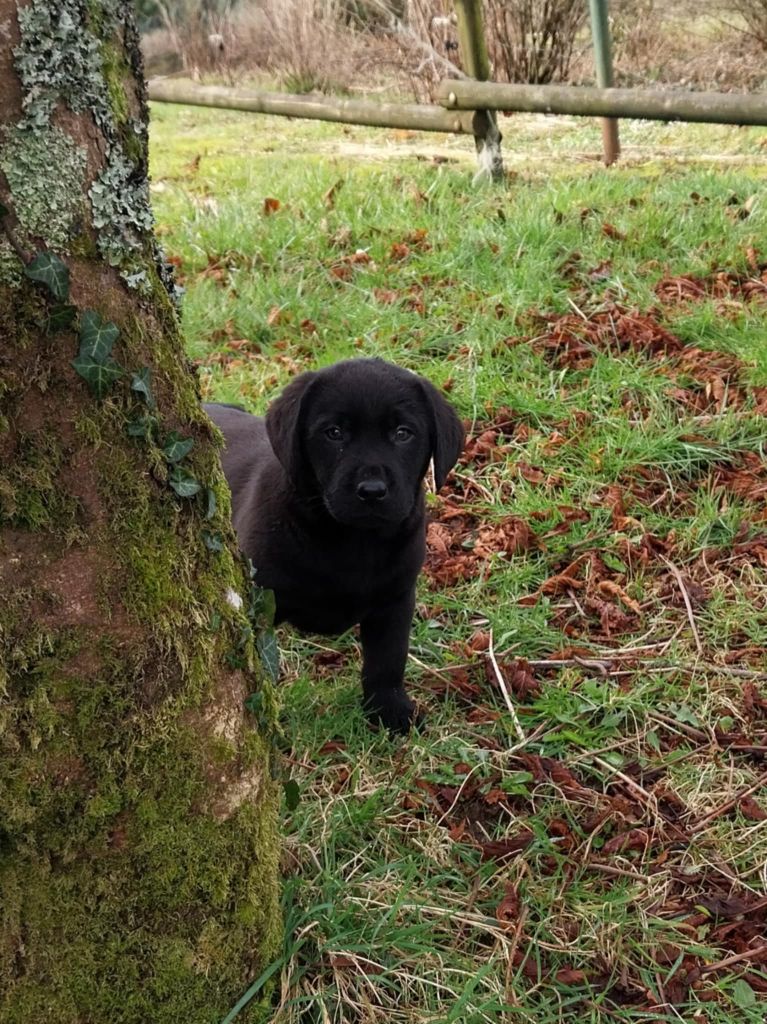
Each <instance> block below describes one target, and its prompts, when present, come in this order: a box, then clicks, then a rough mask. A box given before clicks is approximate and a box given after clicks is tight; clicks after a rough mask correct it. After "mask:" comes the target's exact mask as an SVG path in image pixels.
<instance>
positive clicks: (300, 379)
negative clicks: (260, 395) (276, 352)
mask: <svg viewBox="0 0 767 1024" xmlns="http://www.w3.org/2000/svg"><path fill="white" fill-rule="evenodd" d="M316 379H317V374H316V373H314V372H313V371H311V370H310V371H309V372H307V373H301V374H299V375H298V376H297V377H294V378H293V380H292V381H291V382H290V384H288V386H287V387H286V388H285V390H284V391H283V392H282V394H281V395H279V396H278V397H277V398H276V399H275V400H274V401H273V402H272V404H271V405H270V406H269V408H268V410H267V413H266V433H267V436H268V437H269V443H270V444H271V446H272V450H273V451H274V454H275V455H276V456H277V458H278V459H279V460H280V464H281V465H282V468H283V469H284V470H285V472H286V474H287V475H288V477H289V479H290V480H292V481H294V482H295V481H297V480H300V479H301V477H302V475H303V466H304V462H305V456H304V446H303V423H304V419H305V415H306V408H307V404H308V398H309V392H310V391H311V389H312V385H313V384H314V382H315V381H316Z"/></svg>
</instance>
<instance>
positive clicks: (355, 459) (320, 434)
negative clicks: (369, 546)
mask: <svg viewBox="0 0 767 1024" xmlns="http://www.w3.org/2000/svg"><path fill="white" fill-rule="evenodd" d="M266 428H267V432H268V434H269V440H270V442H271V445H272V448H273V449H274V452H275V454H276V456H277V458H278V459H279V460H280V462H281V463H282V466H283V468H284V469H285V472H286V473H287V475H288V477H289V478H290V479H291V480H292V482H293V484H294V486H295V487H296V489H297V490H298V491H299V492H300V493H304V494H316V495H319V496H320V497H321V498H322V501H323V504H324V506H325V508H326V510H327V511H328V512H329V513H330V515H331V516H332V517H333V519H335V520H337V521H338V522H340V523H344V524H345V525H348V526H353V527H358V528H360V529H375V528H376V527H387V526H389V527H390V526H394V525H396V524H398V523H401V522H403V521H404V520H405V519H407V518H408V516H409V515H410V514H411V512H412V511H413V509H414V508H415V506H416V503H417V501H418V495H419V491H420V487H421V482H422V480H423V478H424V476H425V475H426V471H427V469H428V466H429V462H430V461H431V459H434V476H435V481H436V485H437V487H441V486H442V484H443V483H444V481H445V478H446V476H447V474H448V473H449V471H450V469H451V467H452V466H453V465H454V464H455V462H456V460H457V459H458V456H459V455H460V453H461V448H462V447H463V438H464V434H463V426H462V425H461V421H460V420H459V419H458V417H457V416H456V414H455V412H454V411H453V409H452V407H451V406H450V405H449V404H448V403H447V401H446V400H445V399H444V398H443V397H442V395H441V394H440V392H439V391H438V390H437V389H436V388H435V387H434V386H433V385H432V384H430V383H429V381H427V380H424V378H423V377H417V376H416V375H415V374H412V373H410V372H408V371H407V370H403V369H401V368H400V367H398V366H394V365H393V364H391V363H386V362H384V361H383V360H381V359H350V360H347V361H346V362H342V363H336V364H335V365H334V366H329V367H327V368H326V369H324V370H319V371H317V372H312V373H303V374H301V375H300V376H299V377H296V378H295V380H293V381H292V382H291V383H290V384H289V385H288V387H287V388H286V389H285V391H284V392H283V393H282V395H280V397H279V398H278V399H277V400H276V401H275V402H274V403H273V404H272V405H271V407H270V408H269V411H268V413H267V415H266Z"/></svg>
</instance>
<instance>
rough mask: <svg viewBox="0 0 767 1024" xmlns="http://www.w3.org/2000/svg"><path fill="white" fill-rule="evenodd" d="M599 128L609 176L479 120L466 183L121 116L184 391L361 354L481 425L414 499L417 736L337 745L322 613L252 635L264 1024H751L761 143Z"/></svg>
mask: <svg viewBox="0 0 767 1024" xmlns="http://www.w3.org/2000/svg"><path fill="white" fill-rule="evenodd" d="M621 129H622V135H623V139H624V147H625V152H626V159H625V160H624V162H623V163H621V165H620V166H618V167H615V168H612V169H610V170H609V171H608V170H605V169H603V168H602V167H601V166H600V165H599V164H598V162H597V161H596V160H595V159H594V155H595V152H596V151H597V149H598V130H599V129H598V126H597V125H596V124H593V123H592V124H590V123H588V122H579V121H576V120H575V119H565V118H560V119H548V118H533V117H530V118H526V117H515V118H514V119H513V121H511V122H509V124H508V125H507V128H506V137H507V140H508V147H507V151H508V153H509V158H510V159H509V163H510V165H511V166H512V168H513V171H512V173H511V175H510V178H509V180H508V182H507V184H506V186H505V187H503V188H491V187H479V188H474V187H472V184H471V177H472V172H473V168H472V156H471V144H470V142H469V141H468V140H436V142H435V140H434V139H428V138H426V137H424V136H414V135H412V133H387V132H381V133H378V134H376V133H375V132H372V131H366V130H364V129H340V128H337V127H334V126H330V125H321V124H302V123H295V122H288V121H283V120H280V119H278V118H273V119H271V120H270V119H267V118H259V117H249V116H247V115H237V114H232V113H222V112H212V111H211V112H207V111H200V110H191V109H187V108H176V109H174V108H170V107H156V108H155V110H154V127H153V135H152V142H153V145H152V165H153V175H154V186H153V188H154V204H155V211H156V215H157V220H158V231H159V233H160V235H161V236H162V240H163V242H164V244H165V246H166V248H167V250H168V253H169V254H170V256H171V258H172V259H173V260H174V262H176V264H177V266H178V270H179V274H180V277H181V279H182V280H183V283H184V285H185V288H186V294H185V298H184V329H185V333H186V338H187V343H188V351H189V354H190V356H191V358H192V359H194V360H195V361H196V362H197V364H198V366H199V371H200V377H201V384H202V390H203V394H204V396H205V397H210V398H216V399H220V400H226V401H238V402H242V403H244V404H245V405H246V406H248V408H250V409H252V410H253V411H255V412H263V411H264V409H265V408H266V406H267V404H268V402H269V401H270V399H271V398H272V397H273V396H274V395H275V394H276V393H277V392H278V391H279V389H280V388H281V387H282V386H283V385H284V384H285V383H286V382H287V381H288V380H289V379H290V377H291V376H292V375H293V374H294V373H295V372H297V371H298V370H300V369H303V368H305V367H313V366H319V365H325V364H327V363H330V362H333V361H335V360H337V359H340V358H346V357H349V356H354V355H379V356H383V357H385V358H388V359H392V360H394V361H397V362H399V363H401V364H402V365H404V366H407V367H410V368H411V369H413V370H416V371H417V372H419V373H422V374H424V375H425V376H427V377H429V378H430V379H431V380H433V381H434V382H435V383H437V384H440V385H443V386H445V387H448V388H449V389H450V396H451V399H452V401H454V403H455V405H456V407H457V409H458V410H459V412H460V414H461V415H462V416H463V417H464V418H465V420H466V421H467V424H468V425H469V433H470V437H471V438H473V439H476V438H477V437H480V436H484V437H485V448H484V449H482V447H481V445H479V446H478V445H477V444H475V443H474V441H471V442H470V445H469V449H468V458H467V459H466V460H465V461H464V462H463V463H462V464H461V465H460V466H459V467H458V469H457V472H456V475H455V478H454V479H453V480H452V482H451V483H450V484H449V485H448V488H447V491H446V492H444V493H443V495H442V496H440V497H438V498H432V499H430V500H431V502H432V512H433V517H434V520H435V524H436V525H435V527H433V528H431V529H436V530H437V531H440V530H441V531H442V534H440V536H441V537H442V540H443V541H444V543H445V544H447V555H445V554H444V551H443V554H442V555H440V554H439V552H438V550H437V549H436V548H435V546H434V545H435V536H434V535H432V534H431V533H430V539H431V541H432V552H431V555H430V559H429V564H428V567H427V571H426V573H425V574H424V577H423V579H422V581H421V585H420V589H419V602H418V610H417V616H416V621H415V623H414V627H413V633H412V646H411V653H412V658H411V664H410V669H409V675H410V680H411V689H412V692H413V694H414V695H416V696H417V698H418V700H419V701H420V702H421V704H422V705H423V706H424V707H425V708H426V711H427V714H428V728H427V729H426V730H425V731H423V732H422V733H421V734H419V735H413V736H412V737H410V738H409V739H407V740H406V741H401V742H400V741H398V742H395V741H391V740H390V739H389V738H387V737H386V736H382V735H377V734H375V733H372V732H371V731H370V730H369V729H368V727H367V725H366V724H365V722H364V720H363V717H362V715H361V713H360V711H359V707H358V682H357V673H358V669H359V652H358V649H357V642H356V640H355V637H354V636H353V635H347V636H345V637H343V638H341V639H340V640H333V639H329V638H306V637H304V638H301V637H298V636H296V635H292V634H291V633H290V632H289V631H285V632H284V633H283V634H282V636H281V642H282V647H283V650H282V656H283V675H284V686H283V697H284V708H283V729H284V745H285V762H286V771H287V773H288V774H289V775H290V777H291V778H292V779H293V780H295V782H296V783H297V785H298V788H299V793H300V800H299V803H298V806H297V807H295V808H294V809H292V810H288V809H287V808H286V811H285V822H284V829H285V851H284V870H285V890H284V899H285V911H286V919H287V925H288V927H287V935H286V944H285V951H284V957H283V959H282V961H281V963H280V964H279V965H276V971H275V974H274V976H273V977H274V978H277V979H279V980H278V981H277V983H276V987H275V990H274V1010H273V1013H272V1014H271V1015H270V1016H269V1019H270V1020H272V1021H274V1022H277V1024H288V1022H291V1024H292V1022H295V1024H298V1022H300V1024H308V1022H311V1024H314V1022H322V1024H328V1022H333V1024H335V1022H344V1024H352V1022H360V1024H361V1022H365V1024H374V1022H378V1021H381V1022H383V1021H386V1022H387V1024H391V1022H394V1024H426V1022H430V1024H448V1022H460V1024H480V1022H484V1021H487V1022H497V1021H508V1022H523V1021H525V1022H526V1021H530V1022H532V1021H535V1022H536V1024H553V1022H555V1021H567V1020H578V1021H594V1022H603V1021H604V1022H605V1024H607V1022H608V1021H616V1020H618V1021H625V1022H628V1021H636V1020H653V1021H659V1020H662V1021H680V1020H685V1021H694V1022H696V1024H697V1022H703V1021H709V1022H716V1024H718V1022H730V1021H732V1020H734V1019H737V1020H739V1021H743V1022H750V1021H753V1022H756V1021H762V1020H763V1017H764V993H765V992H766V991H767V974H766V973H765V972H764V970H763V969H762V966H763V964H764V962H765V957H764V955H763V954H760V953H759V952H756V953H753V955H750V954H749V952H748V951H749V949H753V948H754V947H756V948H757V949H759V948H761V947H762V946H763V935H764V933H765V928H766V927H767V912H766V911H765V906H762V903H764V897H765V887H766V886H767V877H766V876H765V872H764V864H765V862H766V861H767V825H765V818H767V803H766V802H765V799H764V789H763V786H757V788H756V789H755V791H754V792H753V793H752V794H750V795H746V796H743V795H742V794H743V793H744V791H745V790H746V789H748V788H749V787H752V786H754V784H755V783H756V782H757V780H758V779H760V777H761V776H760V773H763V771H764V756H765V753H767V724H765V714H766V713H767V700H766V699H765V697H766V696H767V695H766V694H765V684H764V679H765V674H764V673H765V671H766V670H767V663H766V659H765V656H764V648H765V646H767V602H766V600H765V595H766V594H767V578H766V574H765V566H766V565H767V546H765V542H764V540H763V538H764V532H765V526H764V521H765V516H764V495H765V493H767V489H765V481H766V480H767V469H766V468H765V453H764V445H765V430H764V418H763V413H764V410H765V404H764V402H765V399H764V395H765V392H764V391H760V389H763V388H764V387H765V386H766V385H767V345H765V333H766V332H767V303H765V301H764V295H763V294H762V295H761V297H760V296H759V295H751V296H749V295H748V294H747V292H746V290H744V282H746V281H748V279H752V280H757V279H759V278H760V276H761V275H763V273H764V262H765V255H764V254H760V252H759V248H760V245H761V244H763V239H764V237H765V230H766V229H767V223H766V221H767V207H765V206H764V204H763V201H761V200H760V197H761V195H762V192H763V187H764V176H765V168H766V167H767V164H766V163H765V149H764V145H765V140H767V135H765V133H764V132H763V131H759V130H756V129H747V130H745V129H731V128H712V127H710V126H707V127H706V128H705V129H702V128H696V127H693V126H678V125H677V126H671V125H668V126H663V125H646V124H642V125H639V124H631V123H628V124H623V125H622V126H621ZM392 154H394V155H395V156H396V158H392ZM423 154H426V158H425V159H419V156H420V155H423ZM434 155H437V156H438V157H439V158H440V159H444V158H445V157H446V156H447V158H448V160H449V162H447V163H443V162H435V161H434V159H432V157H433V156H434ZM198 156H199V160H198V159H196V158H197V157H198ZM752 197H757V198H756V199H755V200H754V199H753V198H752ZM267 198H269V199H272V200H276V201H277V203H270V204H265V200H266V199H267ZM722 273H727V274H731V275H732V276H731V277H730V278H728V279H725V278H723V277H721V274H722ZM717 274H719V275H720V276H719V277H717ZM682 275H693V276H694V277H696V278H698V279H700V281H701V282H703V283H704V286H703V290H702V292H701V294H700V295H698V296H697V298H696V299H695V300H694V301H690V300H688V299H686V298H679V297H678V296H677V298H673V297H672V298H669V295H670V294H671V292H673V289H674V288H676V287H681V286H677V284H673V285H672V286H671V291H668V290H664V284H663V282H668V279H675V280H676V279H679V278H680V277H681V276H682ZM717 281H718V282H719V284H717ZM728 282H729V283H728ZM659 285H660V287H659ZM557 330H559V331H560V334H557V333H556V332H557ZM564 331H566V333H567V339H569V340H566V341H562V337H563V334H562V332H564ZM662 331H666V332H670V335H671V336H672V339H676V340H675V341H674V345H675V346H676V347H674V345H671V343H667V342H663V338H664V337H665V335H663V334H662V333H661V332H662ZM648 339H649V340H648ZM658 339H661V340H660V341H658ZM579 344H580V346H581V347H580V349H579V348H578V345H579ZM669 345H671V347H670V348H669V347H668V346H669ZM664 346H665V350H664ZM760 409H761V412H759V411H758V410H760ZM488 432H489V433H488ZM520 520H521V521H522V522H523V523H524V524H526V529H527V533H526V534H524V536H525V537H526V540H525V542H524V543H520V544H519V545H518V550H517V552H516V553H515V554H511V553H510V552H511V551H513V550H514V548H513V546H512V547H509V543H508V541H507V540H504V539H503V538H504V537H508V533H507V534H504V533H503V531H504V530H507V531H509V530H513V529H517V530H518V529H520V527H519V525H518V524H519V521H520ZM515 524H517V525H516V526H515ZM515 536H516V534H515ZM688 604H689V610H688V607H687V605H688ZM490 643H492V645H493V651H494V654H493V657H494V658H495V660H496V663H497V664H498V669H499V673H500V675H501V677H502V678H503V679H504V682H505V685H506V688H507V690H509V691H510V692H511V696H512V698H513V703H512V706H513V708H514V715H512V714H510V712H509V708H508V706H507V703H506V700H505V698H504V696H503V693H502V691H501V688H500V687H499V685H498V681H497V673H496V672H495V670H494V668H493V659H492V658H491V657H490V654H489V650H488V646H489V644H490ZM549 662H550V664H549ZM530 663H531V664H530ZM521 736H523V737H524V739H521V738H520V737H521ZM731 801H732V803H730V802H731ZM733 957H736V958H737V959H735V960H734V961H732V958H733ZM719 965H722V966H719ZM244 987H245V986H244ZM249 1014H250V1015H249ZM239 1019H241V1020H252V1021H256V1020H258V1019H259V1017H258V1012H257V1011H255V1010H243V1011H242V1013H241V1014H240V1015H239V1017H238V1020H239Z"/></svg>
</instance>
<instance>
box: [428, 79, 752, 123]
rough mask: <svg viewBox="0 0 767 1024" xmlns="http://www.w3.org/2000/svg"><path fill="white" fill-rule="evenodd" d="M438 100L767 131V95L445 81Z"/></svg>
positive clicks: (455, 106)
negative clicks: (762, 127) (763, 127)
mask: <svg viewBox="0 0 767 1024" xmlns="http://www.w3.org/2000/svg"><path fill="white" fill-rule="evenodd" d="M437 99H438V101H439V102H440V103H442V104H443V105H444V106H445V107H446V108H448V109H450V110H466V109H469V108H471V109H472V110H473V109H475V108H477V107H481V108H482V109H485V110H515V111H525V112H527V113H538V114H576V115H580V116H582V117H621V118H622V117H632V118H638V119H640V120H645V121H697V122H705V123H709V124H738V125H745V124H753V125H767V93H751V94H742V93H722V92H682V91H681V90H679V89H671V90H664V91H660V90H655V89H596V88H590V87H581V86H572V85H506V84H503V83H499V82H471V81H458V80H455V79H448V80H443V81H442V82H440V84H439V86H438V88H437Z"/></svg>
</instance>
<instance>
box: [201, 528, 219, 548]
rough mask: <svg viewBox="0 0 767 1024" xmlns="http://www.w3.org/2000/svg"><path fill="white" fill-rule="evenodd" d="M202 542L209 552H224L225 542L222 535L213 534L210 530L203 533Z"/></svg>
mask: <svg viewBox="0 0 767 1024" xmlns="http://www.w3.org/2000/svg"><path fill="white" fill-rule="evenodd" d="M202 540H203V543H204V544H205V547H206V548H207V549H208V551H216V552H218V551H223V550H224V541H223V538H222V536H221V534H220V533H211V531H210V530H203V531H202Z"/></svg>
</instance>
